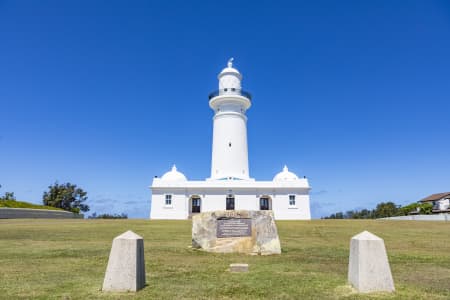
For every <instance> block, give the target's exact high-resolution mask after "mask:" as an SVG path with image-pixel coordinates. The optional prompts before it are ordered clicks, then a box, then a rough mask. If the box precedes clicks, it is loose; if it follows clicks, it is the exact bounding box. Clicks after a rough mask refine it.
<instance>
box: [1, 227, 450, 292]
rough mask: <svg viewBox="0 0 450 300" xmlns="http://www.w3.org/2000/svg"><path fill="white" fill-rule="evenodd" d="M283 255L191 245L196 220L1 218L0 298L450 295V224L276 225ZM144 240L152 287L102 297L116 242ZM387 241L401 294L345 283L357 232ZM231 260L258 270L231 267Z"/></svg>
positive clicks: (149, 282) (395, 278)
mask: <svg viewBox="0 0 450 300" xmlns="http://www.w3.org/2000/svg"><path fill="white" fill-rule="evenodd" d="M277 225H278V231H279V234H280V240H281V246H282V254H281V255H278V256H247V255H238V254H212V253H205V252H201V251H196V250H192V249H190V248H189V247H188V246H189V245H190V240H191V221H149V220H0V298H2V299H15V298H27V299H29V298H33V299H34V298H37V299H134V298H137V299H140V298H141V299H189V298H191V299H202V298H203V299H206V298H213V299H217V298H219V299H257V298H268V299H450V222H447V223H445V222H418V221H373V220H367V221H360V220H315V221H278V222H277ZM129 229H131V230H133V231H134V232H136V233H137V234H139V235H141V236H143V237H144V245H145V259H146V271H147V284H148V285H147V287H145V288H144V289H143V290H141V291H139V292H137V293H121V294H119V293H113V294H111V293H102V292H101V291H100V288H101V285H102V283H103V276H104V273H105V270H106V265H107V261H108V255H109V251H110V248H111V242H112V239H113V238H114V237H115V236H117V235H119V234H121V233H123V232H124V231H126V230H129ZM363 230H369V231H370V232H372V233H374V234H376V235H378V236H380V237H382V238H383V239H384V241H385V244H386V247H387V250H388V256H389V260H390V263H391V269H392V275H393V277H394V283H395V287H396V292H395V293H393V294H385V293H379V294H369V295H360V294H356V293H354V292H353V291H352V289H351V288H350V287H349V286H348V285H347V282H346V281H347V266H348V254H349V243H350V238H351V237H352V236H353V235H355V234H357V233H359V232H361V231H363ZM230 263H248V264H249V265H250V272H248V273H229V272H228V271H227V268H228V266H229V264H230Z"/></svg>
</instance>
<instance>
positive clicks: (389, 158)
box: [0, 0, 450, 218]
mask: <svg viewBox="0 0 450 300" xmlns="http://www.w3.org/2000/svg"><path fill="white" fill-rule="evenodd" d="M449 53H450V3H449V2H448V1H291V2H287V1H276V2H275V1H257V2H256V1H255V2H252V1H247V2H244V1H227V2H216V1H204V2H202V1H4V0H3V1H2V0H0V112H1V118H0V184H1V185H2V186H3V187H2V189H1V190H0V192H1V193H3V192H5V191H12V192H15V194H16V196H17V198H18V199H20V200H25V201H29V202H34V203H40V202H41V201H42V193H43V192H44V190H46V188H47V186H48V185H50V184H52V183H54V182H55V181H59V182H60V183H61V182H67V181H69V182H72V183H75V184H77V185H79V186H80V187H82V188H83V189H85V190H86V191H87V192H88V196H89V200H88V204H89V205H90V206H91V212H90V213H92V212H97V213H122V212H124V213H127V214H128V215H129V216H130V217H136V218H147V217H148V215H149V210H150V196H151V194H150V190H149V188H148V186H149V185H150V184H151V181H152V178H153V176H155V175H162V174H163V173H164V172H165V171H167V170H168V169H169V168H170V167H171V165H172V164H173V163H176V164H177V166H178V169H179V170H180V171H182V172H184V173H185V174H186V176H187V177H188V178H189V179H197V180H201V179H204V178H206V177H208V175H209V172H210V169H209V168H210V160H211V137H212V111H211V110H210V108H209V107H208V98H207V96H208V93H209V92H211V91H213V90H215V89H216V88H217V78H216V76H217V74H218V72H220V70H221V69H222V68H223V67H224V66H225V64H226V61H227V60H228V58H229V57H234V58H235V66H236V67H237V68H238V69H239V70H240V71H241V72H242V73H243V75H244V81H243V86H244V88H245V89H246V90H249V91H250V92H251V93H252V94H253V105H252V107H251V109H250V110H249V111H248V117H249V121H248V135H249V160H250V175H251V176H252V177H255V178H256V179H258V180H271V179H272V177H273V176H274V175H275V174H276V173H277V172H278V171H280V170H281V168H282V167H283V165H284V164H287V165H288V166H289V168H290V170H291V171H294V172H296V173H297V174H298V175H300V176H303V175H306V176H307V177H308V178H309V179H310V183H311V185H312V187H313V190H312V193H311V205H312V214H313V216H314V217H316V218H317V217H320V216H325V215H328V214H330V213H333V212H336V211H345V210H348V209H354V208H371V207H374V206H375V205H376V204H377V203H379V202H381V201H394V202H396V203H398V204H406V203H410V202H413V201H417V200H419V199H421V198H422V197H425V196H427V195H428V194H431V193H436V192H444V191H450V172H449V167H450V118H449V111H450V54H449Z"/></svg>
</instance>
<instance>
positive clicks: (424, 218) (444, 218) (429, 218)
mask: <svg viewBox="0 0 450 300" xmlns="http://www.w3.org/2000/svg"><path fill="white" fill-rule="evenodd" d="M379 220H400V221H402V220H411V221H450V214H437V215H410V216H399V217H390V218H381V219H379Z"/></svg>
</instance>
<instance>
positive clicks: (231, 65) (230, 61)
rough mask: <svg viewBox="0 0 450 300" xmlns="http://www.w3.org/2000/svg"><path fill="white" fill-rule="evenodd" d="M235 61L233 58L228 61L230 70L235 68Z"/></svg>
mask: <svg viewBox="0 0 450 300" xmlns="http://www.w3.org/2000/svg"><path fill="white" fill-rule="evenodd" d="M233 60H234V58H233V57H232V58H230V59H229V60H228V63H227V66H228V68H232V67H233Z"/></svg>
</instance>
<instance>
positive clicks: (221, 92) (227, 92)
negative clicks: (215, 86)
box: [208, 88, 252, 100]
mask: <svg viewBox="0 0 450 300" xmlns="http://www.w3.org/2000/svg"><path fill="white" fill-rule="evenodd" d="M224 95H238V96H243V97H245V98H247V99H248V100H252V95H251V94H250V93H249V92H246V91H244V90H242V89H237V88H224V89H220V90H216V91H214V92H212V93H211V94H209V96H208V98H209V100H211V99H212V98H214V97H217V96H224Z"/></svg>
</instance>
